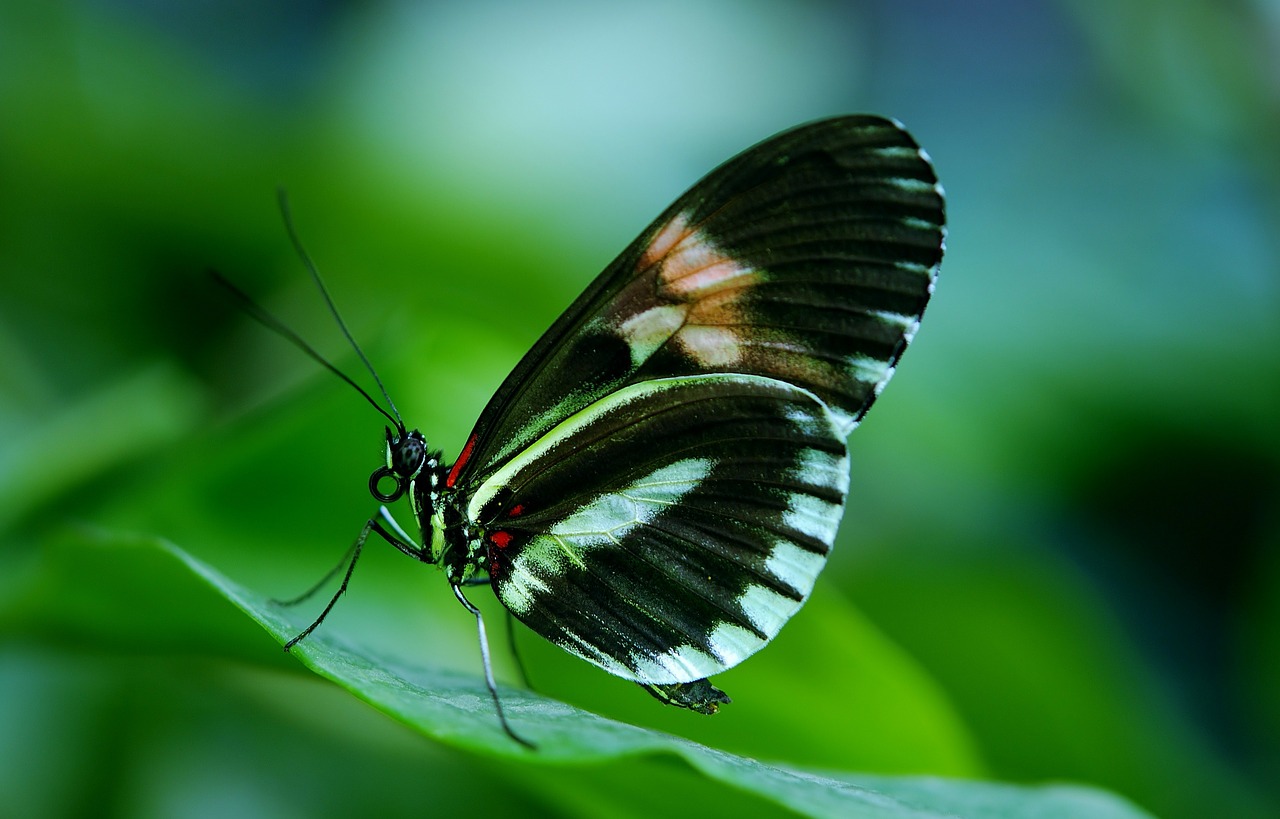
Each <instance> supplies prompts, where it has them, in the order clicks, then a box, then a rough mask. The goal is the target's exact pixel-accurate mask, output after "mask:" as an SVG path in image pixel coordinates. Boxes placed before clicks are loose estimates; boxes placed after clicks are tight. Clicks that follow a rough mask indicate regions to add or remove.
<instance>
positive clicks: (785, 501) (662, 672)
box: [467, 374, 848, 684]
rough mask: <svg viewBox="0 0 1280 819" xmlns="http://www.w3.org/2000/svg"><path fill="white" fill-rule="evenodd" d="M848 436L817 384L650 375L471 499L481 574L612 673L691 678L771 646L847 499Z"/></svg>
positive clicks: (524, 615)
mask: <svg viewBox="0 0 1280 819" xmlns="http://www.w3.org/2000/svg"><path fill="white" fill-rule="evenodd" d="M847 486H848V464H847V457H846V451H845V442H844V435H843V433H842V432H841V430H840V428H839V425H838V422H837V419H836V418H835V416H834V414H833V413H832V412H831V411H830V410H829V409H828V407H827V406H826V405H825V404H824V403H823V402H822V401H820V400H818V399H817V398H816V397H815V396H814V395H813V394H812V393H810V392H808V391H806V390H803V389H800V388H798V387H794V386H792V385H790V384H787V383H785V382H782V381H778V380H776V379H771V378H763V377H760V376H753V375H738V374H710V375H695V376H682V377H673V378H665V379H656V380H650V381H642V382H640V383H637V384H633V385H629V386H627V387H623V388H622V389H620V390H616V391H615V392H612V393H610V394H609V395H607V396H605V397H604V398H602V399H601V400H600V401H597V402H595V403H594V404H591V405H590V406H588V407H587V408H586V409H584V410H582V411H581V412H578V413H575V414H574V415H573V416H571V417H570V418H568V419H566V420H565V421H564V422H562V423H561V424H559V425H557V426H556V427H555V428H554V429H553V430H551V431H550V432H548V433H547V434H546V435H544V436H542V437H541V438H539V439H538V441H537V442H536V443H535V444H534V445H533V446H531V447H529V448H527V449H525V450H523V451H522V452H520V453H519V454H517V455H516V456H515V457H514V458H512V459H511V460H510V461H508V462H507V463H506V464H505V465H504V466H503V468H502V469H500V470H499V471H498V472H497V473H495V474H494V475H493V476H492V477H491V478H490V479H489V480H488V481H486V482H485V483H484V484H482V485H481V486H480V487H479V488H478V490H477V491H476V492H475V493H474V494H473V495H472V496H471V499H470V504H469V507H468V510H467V513H468V517H470V518H471V519H472V520H474V521H478V522H480V523H481V528H483V530H484V531H485V538H486V543H487V547H488V555H489V566H488V568H489V574H490V577H491V579H492V582H493V587H494V590H495V591H496V593H497V595H498V597H499V599H501V600H502V602H503V604H504V605H505V606H506V607H507V608H508V609H509V610H510V611H511V612H512V613H513V614H514V615H515V616H516V617H517V618H519V619H520V620H521V621H522V622H524V623H525V625H527V626H529V627H530V628H532V629H533V630H534V631H536V632H538V633H539V634H541V635H542V636H543V637H546V638H547V639H548V640H551V641H552V642H554V643H557V644H558V645H560V646H562V647H563V648H565V649H567V650H568V651H570V652H572V653H574V654H577V655H579V656H581V657H582V658H583V659H586V660H589V661H590V662H593V663H595V664H597V665H599V666H601V667H602V668H605V669H606V670H608V671H611V672H612V673H614V674H617V675H619V676H622V677H626V678H628V679H633V680H637V681H639V682H643V683H648V684H669V683H679V682H690V681H693V680H697V679H701V678H704V677H707V676H709V675H711V674H713V673H715V672H717V671H721V670H723V669H725V668H730V667H732V666H734V665H736V664H737V663H739V662H741V661H742V660H743V659H745V658H746V657H748V656H750V655H751V654H753V653H754V652H755V651H757V650H758V649H759V648H761V647H762V646H764V645H765V643H767V642H768V641H769V640H771V639H772V638H773V637H774V635H776V634H777V633H778V630H779V629H780V628H781V627H782V625H783V624H784V623H785V622H786V621H787V620H788V619H789V618H790V617H791V615H792V614H794V613H795V612H796V611H797V610H798V609H799V608H800V606H801V605H802V604H803V603H804V601H805V599H806V598H807V597H808V595H809V593H810V591H811V590H812V589H813V584H814V581H815V580H816V579H817V576H818V573H819V571H821V569H822V567H823V565H824V564H825V563H826V557H827V553H828V551H829V550H830V547H831V540H832V538H834V536H835V532H836V527H837V525H838V524H839V522H840V515H841V513H842V512H843V509H844V498H845V491H846V489H847Z"/></svg>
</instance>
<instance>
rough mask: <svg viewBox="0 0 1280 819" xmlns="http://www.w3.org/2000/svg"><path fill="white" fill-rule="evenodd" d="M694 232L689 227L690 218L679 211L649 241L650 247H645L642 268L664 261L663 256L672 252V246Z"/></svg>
mask: <svg viewBox="0 0 1280 819" xmlns="http://www.w3.org/2000/svg"><path fill="white" fill-rule="evenodd" d="M692 232H693V228H691V227H689V220H688V219H687V218H686V217H685V215H684V214H683V213H677V214H676V215H675V217H674V218H673V219H672V220H671V221H670V222H667V224H666V225H665V226H664V227H663V228H662V230H660V231H658V233H657V235H656V236H654V237H653V241H651V242H649V247H647V248H645V251H644V255H643V256H641V257H640V269H641V270H643V269H645V268H648V267H653V266H654V265H655V264H657V263H658V262H660V261H662V259H663V257H664V256H666V255H667V254H668V253H670V252H671V249H672V248H674V247H675V246H676V245H678V244H680V242H681V241H683V240H684V238H685V237H686V236H688V235H689V234H690V233H692Z"/></svg>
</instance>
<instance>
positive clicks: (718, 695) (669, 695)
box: [639, 679, 731, 715]
mask: <svg viewBox="0 0 1280 819" xmlns="http://www.w3.org/2000/svg"><path fill="white" fill-rule="evenodd" d="M639 685H640V687H641V688H643V689H644V690H645V691H648V692H649V693H650V694H652V695H653V696H654V697H656V698H657V699H659V700H662V701H663V702H665V703H666V704H667V705H674V706H677V707H679V708H688V709H689V710H690V711H696V712H697V713H699V714H708V715H710V714H714V713H715V712H716V711H719V710H720V706H721V705H724V704H726V703H728V702H731V700H730V699H729V695H728V694H726V693H724V692H723V691H721V690H720V689H719V688H716V687H715V686H714V685H712V684H711V680H707V679H702V680H694V681H693V682H687V683H668V684H665V685H647V684H645V683H640V684H639Z"/></svg>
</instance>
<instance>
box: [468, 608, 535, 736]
mask: <svg viewBox="0 0 1280 819" xmlns="http://www.w3.org/2000/svg"><path fill="white" fill-rule="evenodd" d="M452 588H453V596H454V597H456V598H458V602H459V603H461V604H462V605H463V606H464V607H465V608H466V610H467V611H469V612H471V613H472V614H473V615H475V618H476V630H477V631H478V632H479V634H480V661H481V663H482V664H483V665H484V681H485V684H486V685H488V686H489V695H490V696H491V697H493V707H494V709H495V710H497V712H498V722H500V723H502V730H504V731H506V732H507V736H509V737H511V738H512V739H514V740H515V741H516V742H519V743H520V744H521V745H523V746H525V747H526V748H529V749H531V750H536V749H537V746H536V745H534V744H533V743H532V742H530V741H529V740H527V739H525V738H524V737H522V736H520V735H519V734H517V733H516V732H515V731H513V730H511V724H510V723H508V722H507V715H506V714H505V713H503V710H502V700H500V699H498V684H497V683H496V682H494V679H493V666H492V665H491V664H490V662H489V638H488V637H487V636H486V635H485V630H484V617H483V616H482V615H481V614H480V609H478V608H476V607H475V606H474V605H472V604H471V601H470V600H468V599H467V598H466V596H465V595H464V594H463V593H462V587H461V586H460V585H458V584H456V583H455V584H452Z"/></svg>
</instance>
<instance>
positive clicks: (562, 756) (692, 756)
mask: <svg viewBox="0 0 1280 819" xmlns="http://www.w3.org/2000/svg"><path fill="white" fill-rule="evenodd" d="M95 539H96V540H98V542H99V543H100V544H102V545H106V546H113V547H134V549H133V550H134V551H137V552H139V553H141V554H143V555H144V556H146V559H151V557H152V556H153V555H149V554H148V553H158V554H161V555H167V556H170V557H172V558H174V559H176V560H177V561H179V562H180V563H181V564H182V565H183V566H185V567H186V568H187V569H189V570H190V572H191V573H194V575H195V576H197V577H198V578H200V579H202V580H203V581H204V582H205V583H207V584H208V586H210V587H211V588H212V589H214V590H216V591H217V592H218V593H219V594H221V595H223V596H225V597H226V598H227V599H228V600H230V601H231V602H232V603H234V604H235V605H236V606H237V607H239V608H240V609H241V610H242V611H244V612H245V613H246V614H248V615H249V616H250V617H251V618H253V619H254V620H255V621H257V623H258V624H259V625H261V626H262V627H263V628H264V629H266V630H267V632H268V633H270V634H271V635H272V636H273V637H274V638H275V639H276V640H278V641H280V642H281V643H283V642H284V641H286V640H287V639H289V638H290V637H292V636H293V635H294V634H296V633H297V632H298V631H300V630H301V629H302V628H303V627H304V626H305V625H306V624H307V622H306V621H307V617H306V616H304V615H303V614H301V613H299V612H296V611H295V610H292V609H289V608H286V607H283V606H280V605H278V604H275V603H272V602H270V601H268V600H267V599H265V598H263V597H262V596H260V595H258V594H256V593H254V592H252V591H250V590H249V589H246V588H245V587H243V586H241V585H239V584H237V583H235V582H233V581H231V580H230V579H228V578H227V577H225V576H224V575H222V574H221V573H219V572H218V571H217V570H215V569H213V568H212V567H210V566H209V565H207V564H205V563H203V562H201V561H200V560H197V559H196V558H194V557H192V556H191V555H189V554H188V553H186V552H185V551H184V550H182V549H180V548H178V547H177V546H174V545H172V544H170V543H169V542H167V541H164V540H162V539H158V538H144V537H130V536H123V535H98V536H97V537H96V538H95ZM125 552H126V550H125V549H120V550H119V551H118V554H124V553H125ZM179 574H181V573H179ZM153 579H154V578H153ZM293 654H294V655H296V656H297V657H298V658H299V659H300V660H301V661H302V662H303V663H304V664H305V665H307V666H308V667H309V668H311V669H312V670H313V671H315V672H316V673H317V674H319V675H321V676H323V677H326V678H328V679H330V680H332V681H333V682H335V683H337V684H338V685H340V686H342V687H343V688H345V689H347V690H349V691H351V692H352V693H353V694H355V695H356V696H357V697H359V698H360V699H363V700H365V701H366V702H368V703H370V704H372V705H373V706H374V707H375V708H377V709H379V710H380V711H383V712H384V713H386V714H388V715H390V716H392V717H394V718H395V719H397V720H399V721H400V722H403V723H404V724H406V725H408V726H410V727H411V728H413V729H414V730H416V731H419V732H421V733H422V734H425V735H427V736H429V737H431V738H433V739H435V740H437V741H439V742H441V743H444V744H447V745H452V746H455V747H458V748H463V749H467V750H469V751H472V752H475V753H478V754H482V755H486V756H491V757H498V758H503V759H507V760H508V761H509V762H517V763H518V762H524V763H531V764H535V765H566V764H582V763H592V764H597V763H600V762H606V761H610V760H619V759H624V758H628V757H634V756H637V755H673V756H675V757H678V758H680V759H682V760H683V761H684V762H685V763H687V764H688V765H690V766H691V767H692V768H693V769H695V770H697V771H699V772H701V773H702V774H703V775H704V776H706V777H708V778H710V779H711V780H714V781H718V782H720V783H723V784H726V785H730V786H732V787H735V788H738V789H740V790H742V791H745V792H747V793H751V794H755V795H757V796H760V797H763V798H765V799H769V800H772V801H775V802H777V803H779V804H781V805H783V806H785V807H787V808H790V809H792V810H794V811H797V812H799V813H802V814H805V815H810V816H832V817H837V816H838V817H855V819H856V818H857V817H868V818H869V819H870V818H872V817H874V818H875V819H880V818H881V817H883V818H884V819H889V818H890V817H894V818H902V817H913V818H915V819H925V818H926V817H941V816H955V815H963V816H966V817H973V819H984V818H985V817H992V819H995V818H996V817H1008V816H1026V815H1029V814H1034V815H1036V816H1039V817H1058V816H1061V817H1077V816H1082V815H1089V816H1094V817H1116V819H1133V818H1134V817H1140V816H1145V815H1146V814H1144V813H1142V812H1141V811H1139V810H1137V809H1136V808H1134V807H1132V806H1131V805H1129V804H1127V803H1125V802H1124V801H1123V800H1121V799H1120V798H1118V797H1115V796H1112V795H1109V794H1106V793H1103V792H1100V791H1096V790H1092V789H1089V788H1084V787H1075V786H1049V787H1039V788H1027V787H1015V786H1011V785H1003V784H993V783H982V782H973V781H969V782H965V781H955V780H946V779H940V778H924V777H901V778H899V777H876V776H869V775H854V774H844V773H830V772H816V771H807V770H804V769H800V768H793V767H785V766H782V765H777V764H765V763H762V762H759V761H757V760H754V759H750V758H746V757H742V756H736V755H733V754H729V753H726V752H723V751H719V750H716V749H714V748H709V747H707V746H704V745H699V744H697V743H694V742H691V741H689V740H685V739H681V738H678V737H674V736H670V735H667V734H663V733H660V732H657V731H652V730H649V729H644V728H638V727H635V726H631V725H627V724H624V723H621V722H617V721H614V720H609V719H605V718H603V717H599V716H596V715H594V714H591V713H588V712H586V711H583V710H580V709H577V708H574V707H572V706H570V705H566V704H564V703H561V702H558V701H555V700H552V699H550V698H547V697H543V696H540V695H538V694H536V693H533V692H530V691H523V690H515V689H510V688H506V687H503V688H502V690H501V696H502V701H503V706H504V708H505V709H506V710H507V714H508V717H509V718H510V720H511V722H512V724H513V725H514V726H515V728H516V730H517V731H519V732H520V733H521V734H523V735H524V736H526V737H528V738H529V739H531V740H532V741H534V742H535V743H536V744H537V746H538V749H537V750H536V751H530V750H528V749H526V748H524V747H522V746H520V745H518V744H516V743H515V742H513V741H512V740H511V739H510V738H509V737H507V736H506V735H505V734H504V733H503V732H502V730H501V728H500V727H499V725H498V722H497V719H496V718H495V716H494V710H493V704H492V702H491V701H490V698H489V695H488V692H487V691H486V689H485V686H484V683H483V680H482V679H481V678H480V677H479V676H478V675H467V674H459V673H456V672H450V671H445V670H440V669H435V668H426V667H421V666H417V665H413V664H409V663H406V662H404V661H403V660H397V659H392V658H389V657H383V656H378V655H377V654H376V653H375V652H372V651H369V650H367V649H364V648H361V647H356V646H351V645H346V644H344V643H343V642H342V641H340V640H339V639H337V638H336V637H334V636H333V635H332V634H330V633H327V632H325V631H324V630H320V631H318V632H317V633H315V634H313V635H311V636H310V637H309V638H308V639H307V640H306V641H304V642H303V643H301V644H299V645H298V646H297V647H295V648H294V650H293Z"/></svg>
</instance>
